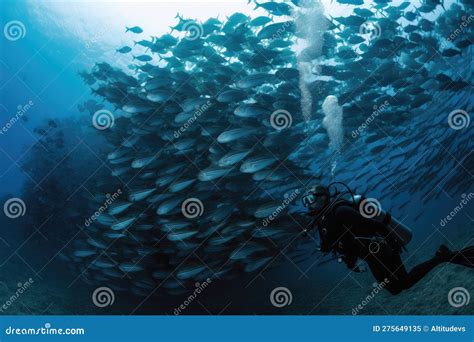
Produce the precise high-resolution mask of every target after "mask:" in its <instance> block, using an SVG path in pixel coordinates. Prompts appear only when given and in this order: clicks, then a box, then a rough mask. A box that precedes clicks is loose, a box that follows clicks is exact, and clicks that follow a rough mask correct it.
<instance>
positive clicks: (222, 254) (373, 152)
mask: <svg viewBox="0 0 474 342" xmlns="http://www.w3.org/2000/svg"><path fill="white" fill-rule="evenodd" d="M0 27H1V28H3V30H2V31H1V32H0V33H1V37H0V184H1V187H0V204H1V209H2V210H1V211H0V228H1V229H0V246H1V248H0V285H1V286H0V289H2V291H0V311H1V313H2V314H4V315H16V314H28V315H30V314H31V315H40V314H71V315H76V314H164V315H181V314H185V315H186V314H202V315H219V314H275V315H278V314H312V315H328V314H338V315H356V314H363V315H398V314H415V315H431V314H438V315H440V314H464V315H466V314H473V313H474V307H473V303H471V302H470V294H472V293H474V286H473V284H474V273H473V271H472V268H467V267H463V266H462V265H457V264H454V263H443V264H442V265H439V266H437V267H436V268H435V269H434V270H433V271H431V272H430V273H429V274H428V275H427V276H426V277H425V278H423V279H422V280H421V281H420V282H418V283H417V284H416V285H415V286H413V287H411V288H410V289H407V290H405V291H403V292H402V293H400V294H397V295H392V294H390V293H389V292H387V291H385V290H384V289H383V287H384V284H383V283H382V284H380V283H377V281H376V279H375V278H374V276H373V275H372V274H371V272H370V271H365V272H360V273H355V272H352V271H351V270H350V269H348V268H347V267H346V266H345V265H344V264H343V263H341V262H338V261H341V260H342V259H341V256H340V255H337V254H325V253H322V252H321V251H320V250H319V247H320V244H321V241H320V235H319V233H318V231H317V229H313V228H314V227H313V219H314V218H313V217H311V216H310V215H308V211H307V209H306V208H305V207H304V205H303V204H302V199H303V197H304V195H305V194H306V193H307V192H308V190H309V189H311V188H312V187H313V186H314V185H316V184H326V185H327V184H329V183H332V182H341V183H343V184H342V185H341V184H339V185H338V186H341V187H342V188H344V187H345V186H347V187H348V188H349V189H351V190H352V192H353V193H355V194H360V195H363V196H365V198H367V199H368V201H367V202H364V203H365V204H367V207H366V208H363V207H362V206H361V207H360V208H359V210H360V214H361V215H362V216H364V217H370V218H373V217H375V216H377V215H379V214H380V213H384V212H388V213H390V215H391V217H393V218H396V219H397V220H398V221H399V222H401V223H402V224H403V225H404V226H406V227H409V229H410V230H411V232H412V235H413V237H412V239H411V241H410V242H409V243H408V244H407V245H406V246H404V249H403V252H402V253H401V256H402V259H403V260H404V261H405V265H406V266H407V268H408V269H411V268H412V267H413V266H415V265H417V264H419V263H420V262H423V261H425V260H426V259H428V258H430V257H431V256H433V255H434V253H435V252H436V250H437V249H438V246H439V245H440V244H445V245H446V246H448V247H449V248H450V249H452V250H461V249H463V248H466V247H468V246H472V245H474V230H473V228H474V227H473V223H474V212H473V204H472V202H474V201H472V199H473V198H474V187H473V172H474V154H473V147H474V145H473V137H474V132H473V124H472V122H471V117H472V113H473V109H474V99H473V96H472V91H473V82H472V76H473V72H474V61H473V50H474V47H473V42H474V29H473V27H474V3H473V2H472V1H470V0H459V1H443V0H414V1H401V0H396V1H395V0H394V1H392V0H339V1H336V0H334V1H326V0H291V1H267V2H264V0H261V1H254V0H249V1H247V0H233V1H168V2H166V1H133V2H132V1H130V2H127V1H112V0H111V1H33V0H24V1H10V0H4V1H2V2H1V3H0ZM362 264H363V262H361V269H362V268H363V267H362Z"/></svg>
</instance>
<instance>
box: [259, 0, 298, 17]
mask: <svg viewBox="0 0 474 342" xmlns="http://www.w3.org/2000/svg"><path fill="white" fill-rule="evenodd" d="M255 5H256V6H255V9H257V8H263V9H265V10H266V11H267V12H269V13H270V14H273V15H276V16H282V15H291V10H292V8H291V6H290V5H288V4H287V3H284V2H265V3H257V2H255Z"/></svg>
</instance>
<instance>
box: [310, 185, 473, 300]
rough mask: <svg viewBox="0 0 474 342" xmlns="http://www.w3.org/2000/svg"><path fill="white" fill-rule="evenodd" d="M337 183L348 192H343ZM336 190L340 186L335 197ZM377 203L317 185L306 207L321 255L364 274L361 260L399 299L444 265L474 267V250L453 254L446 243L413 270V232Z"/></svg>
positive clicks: (311, 192)
mask: <svg viewBox="0 0 474 342" xmlns="http://www.w3.org/2000/svg"><path fill="white" fill-rule="evenodd" d="M337 184H340V185H342V186H344V187H345V188H346V191H342V192H340V191H338V189H337V187H336V185H337ZM331 186H335V187H336V189H335V192H334V194H331V191H330V187H331ZM347 196H350V198H347ZM374 201H375V202H374ZM377 204H378V202H377V201H376V200H373V199H367V198H364V197H362V196H359V195H354V194H353V192H352V191H351V190H350V189H349V188H348V187H347V185H345V184H344V183H340V182H334V183H331V184H329V185H328V186H322V185H317V186H314V187H313V188H311V190H310V191H309V192H307V193H306V194H305V196H303V205H304V206H305V207H306V208H308V210H309V214H310V215H311V216H314V217H315V219H314V221H313V225H312V227H311V229H312V228H314V227H317V229H318V231H319V236H320V251H321V252H323V253H329V252H333V253H334V254H335V255H336V256H338V255H339V256H340V258H339V260H340V261H343V262H344V263H345V264H346V265H347V267H348V268H349V269H351V270H352V271H354V272H362V270H361V268H360V267H359V266H358V261H359V260H364V261H365V262H366V263H367V264H368V266H369V269H370V270H371V272H372V274H373V276H374V277H375V279H376V280H377V281H378V282H379V283H382V282H384V283H385V288H386V289H387V290H388V291H389V292H390V293H391V294H393V295H396V294H398V293H400V292H401V291H403V290H406V289H409V288H411V287H412V286H413V285H415V284H416V283H417V282H418V281H420V280H421V279H422V278H423V277H424V276H425V275H426V274H427V273H428V272H430V271H431V270H432V269H433V268H435V267H436V266H438V265H440V264H441V263H445V262H450V263H455V264H460V265H464V266H467V267H471V268H473V267H474V246H471V247H468V248H466V249H463V250H462V251H459V252H453V251H451V250H450V249H449V248H448V247H446V246H445V245H441V246H440V247H439V249H438V251H437V252H436V254H435V255H434V256H433V257H432V258H431V259H429V260H427V261H425V262H423V263H421V264H419V265H417V266H415V267H413V269H412V270H411V271H410V272H407V270H406V268H405V265H404V264H403V261H402V259H401V257H400V254H401V252H402V250H405V245H406V244H407V243H408V242H409V241H410V240H411V237H412V233H411V230H410V229H409V228H408V227H406V226H405V225H403V224H402V223H401V222H399V221H398V220H396V219H395V218H393V217H391V216H390V214H388V213H386V212H384V211H383V210H381V208H380V204H378V205H377Z"/></svg>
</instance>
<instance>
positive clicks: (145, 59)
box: [132, 55, 153, 62]
mask: <svg viewBox="0 0 474 342" xmlns="http://www.w3.org/2000/svg"><path fill="white" fill-rule="evenodd" d="M132 57H133V60H135V59H136V60H137V61H140V62H149V61H151V60H152V59H153V58H152V57H151V56H149V55H140V56H132Z"/></svg>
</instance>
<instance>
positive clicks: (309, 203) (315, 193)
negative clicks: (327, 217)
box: [303, 185, 330, 216]
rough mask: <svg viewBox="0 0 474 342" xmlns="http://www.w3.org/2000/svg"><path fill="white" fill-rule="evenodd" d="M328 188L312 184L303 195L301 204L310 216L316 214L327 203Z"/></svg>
mask: <svg viewBox="0 0 474 342" xmlns="http://www.w3.org/2000/svg"><path fill="white" fill-rule="evenodd" d="M329 197H330V196H329V189H328V188H327V187H325V186H323V185H315V186H313V187H312V188H311V189H310V190H309V191H308V192H307V193H306V194H305V195H304V196H303V205H304V206H305V207H306V208H308V210H309V214H310V215H311V216H316V215H319V213H321V211H323V209H324V208H325V207H326V206H327V205H328V204H329Z"/></svg>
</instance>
